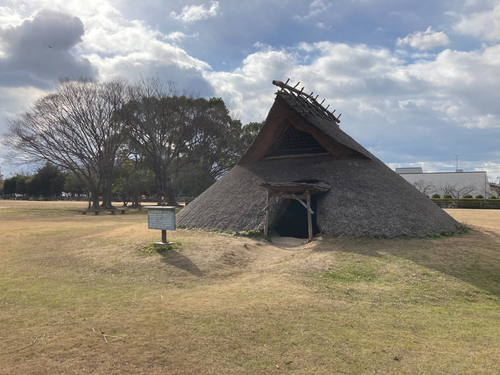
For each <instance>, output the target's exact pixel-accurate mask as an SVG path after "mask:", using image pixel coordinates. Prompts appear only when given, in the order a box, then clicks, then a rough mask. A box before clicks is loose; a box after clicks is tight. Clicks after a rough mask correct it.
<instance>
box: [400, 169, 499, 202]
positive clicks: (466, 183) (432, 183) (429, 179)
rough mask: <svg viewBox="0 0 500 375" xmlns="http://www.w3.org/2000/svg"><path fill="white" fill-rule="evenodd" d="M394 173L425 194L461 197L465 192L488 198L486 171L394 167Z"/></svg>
mask: <svg viewBox="0 0 500 375" xmlns="http://www.w3.org/2000/svg"><path fill="white" fill-rule="evenodd" d="M396 173H398V174H399V175H400V176H401V177H403V178H404V179H405V180H406V181H408V182H409V183H410V184H412V185H413V186H415V187H416V188H417V189H418V190H420V191H421V192H422V193H424V194H425V195H427V196H429V197H431V196H432V195H434V194H439V195H440V196H441V197H443V195H444V194H450V195H451V196H452V197H453V198H462V197H463V196H464V195H466V194H470V195H472V196H473V197H475V196H476V195H478V194H481V195H482V196H483V197H485V198H488V196H489V195H490V194H491V192H490V184H489V183H488V176H487V174H486V172H484V171H480V172H464V171H463V170H462V169H457V170H456V171H455V172H431V173H424V172H423V171H422V168H419V167H417V168H396Z"/></svg>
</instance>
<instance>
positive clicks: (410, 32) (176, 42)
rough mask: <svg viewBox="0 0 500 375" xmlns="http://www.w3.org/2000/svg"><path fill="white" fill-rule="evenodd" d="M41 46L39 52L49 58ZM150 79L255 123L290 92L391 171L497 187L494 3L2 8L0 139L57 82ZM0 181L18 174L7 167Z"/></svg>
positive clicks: (379, 0)
mask: <svg viewBox="0 0 500 375" xmlns="http://www.w3.org/2000/svg"><path fill="white" fill-rule="evenodd" d="M49 46H50V48H49ZM80 76H89V77H94V78H97V79H102V80H109V79H113V78H116V77H118V76H122V77H125V78H127V79H129V80H130V81H131V82H134V81H136V80H138V79H140V77H141V76H142V77H150V76H160V77H162V78H164V79H165V80H167V79H170V80H174V81H176V82H177V83H178V85H179V86H180V87H181V88H185V89H189V90H194V91H196V92H198V93H199V94H200V95H202V96H206V97H209V96H218V97H222V98H223V99H224V101H225V102H226V105H227V106H228V108H229V109H230V110H231V111H232V113H233V116H235V117H237V118H239V119H241V120H242V122H243V123H248V122H250V121H262V120H264V119H265V117H266V115H267V112H268V111H269V109H270V107H271V105H272V102H273V100H274V95H273V94H274V92H275V91H276V87H275V86H273V85H272V84H271V81H272V80H273V79H276V80H282V81H285V80H286V79H287V78H291V81H290V82H291V83H292V84H295V83H297V82H298V81H300V82H301V84H300V86H299V87H302V86H305V90H306V91H309V92H310V91H314V92H315V93H316V94H319V95H320V98H321V99H322V98H325V99H326V100H325V104H326V103H329V104H330V108H335V109H336V110H337V112H336V113H342V117H341V121H342V122H341V124H340V126H341V128H342V129H343V130H344V131H346V132H347V133H348V134H349V135H351V136H352V137H353V138H354V139H356V140H357V141H358V142H359V143H361V144H362V145H363V146H364V147H366V148H367V149H369V150H370V151H371V152H372V153H373V154H375V155H376V156H377V157H379V158H380V159H381V160H382V161H383V162H385V163H386V164H388V165H389V166H391V167H392V168H395V167H399V166H421V167H423V168H424V171H427V172H430V171H453V170H454V169H455V168H456V158H455V155H460V156H459V161H460V165H459V167H460V168H463V169H465V170H470V171H473V170H486V171H487V172H488V175H489V176H490V177H492V178H493V179H496V178H497V177H500V146H499V139H500V106H499V105H498V103H500V0H496V1H492V0H453V1H446V0H441V1H435V0H434V1H430V0H420V1H412V0H410V1H409V0H404V1H403V0H385V1H383V0H343V1H340V0H338V1H335V0H332V1H329V0H307V1H295V0H281V1H276V0H254V1H226V0H219V1H169V0H146V1H141V2H140V3H139V2H137V1H120V0H87V1H85V2H82V1H80V0H51V1H48V0H30V1H12V0H3V1H2V3H0V133H4V132H5V131H6V128H5V119H7V118H12V117H14V116H15V115H16V113H19V111H22V110H23V109H26V108H29V106H30V105H32V104H33V103H34V102H35V101H36V100H37V99H38V98H39V97H41V96H42V95H43V94H45V93H47V92H50V90H51V89H52V83H53V82H54V81H56V80H58V79H59V78H61V77H80ZM5 155H6V150H5V149H2V150H0V168H1V170H2V173H3V174H4V175H5V176H7V177H8V176H10V175H11V174H12V173H14V172H16V171H18V170H20V169H23V168H24V169H25V170H26V169H29V167H22V168H20V167H15V166H12V165H9V164H8V162H7V161H6V160H5Z"/></svg>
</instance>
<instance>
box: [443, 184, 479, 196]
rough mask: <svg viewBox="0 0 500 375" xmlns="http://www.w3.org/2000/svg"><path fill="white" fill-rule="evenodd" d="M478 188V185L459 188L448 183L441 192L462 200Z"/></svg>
mask: <svg viewBox="0 0 500 375" xmlns="http://www.w3.org/2000/svg"><path fill="white" fill-rule="evenodd" d="M476 189H477V187H476V185H467V186H462V187H460V186H457V185H452V184H450V183H447V184H446V185H445V186H444V187H442V188H441V191H442V192H443V195H444V194H449V195H451V196H452V197H453V198H455V199H460V198H462V197H463V196H464V195H467V194H470V193H472V192H473V191H474V190H476Z"/></svg>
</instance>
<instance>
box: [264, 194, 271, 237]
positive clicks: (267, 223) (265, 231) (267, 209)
mask: <svg viewBox="0 0 500 375" xmlns="http://www.w3.org/2000/svg"><path fill="white" fill-rule="evenodd" d="M270 195H271V192H270V191H269V190H268V191H267V206H266V223H265V224H264V225H265V226H264V237H267V232H268V228H269V202H270V201H271V199H270V197H269V196H270Z"/></svg>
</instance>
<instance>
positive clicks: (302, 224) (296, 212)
mask: <svg viewBox="0 0 500 375" xmlns="http://www.w3.org/2000/svg"><path fill="white" fill-rule="evenodd" d="M285 204H286V203H285ZM316 207H317V204H316V194H313V195H311V209H312V210H313V211H314V215H312V229H313V236H316V235H317V234H318V233H319V232H320V230H319V228H318V225H317V224H316ZM274 230H275V231H276V232H277V233H278V234H279V235H280V236H281V237H296V238H308V237H309V233H308V229H307V210H306V209H305V207H304V206H302V205H301V204H300V202H299V201H297V200H296V199H290V200H289V204H288V206H287V207H286V210H285V212H284V213H283V215H282V216H281V218H280V220H279V221H278V224H276V225H275V227H274Z"/></svg>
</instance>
